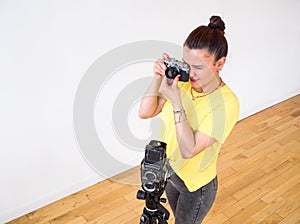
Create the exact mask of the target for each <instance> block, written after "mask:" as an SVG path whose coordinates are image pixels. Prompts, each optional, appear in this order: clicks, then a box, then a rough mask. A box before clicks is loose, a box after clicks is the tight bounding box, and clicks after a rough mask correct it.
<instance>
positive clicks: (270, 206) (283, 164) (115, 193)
mask: <svg viewBox="0 0 300 224" xmlns="http://www.w3.org/2000/svg"><path fill="white" fill-rule="evenodd" d="M218 176H219V191H218V194H217V199H216V202H215V204H214V206H213V208H212V209H211V211H210V212H209V214H208V216H207V217H206V219H205V221H204V222H203V223H205V224H218V223H224V224H252V223H253V224H255V223H269V224H271V223H272V224H273V223H274V224H277V223H280V224H283V223H284V224H295V223H300V95H298V96H296V97H293V98H291V99H289V100H287V101H284V102H282V103H280V104H278V105H275V106H273V107H271V108H269V109H266V110H264V111H262V112H259V113H257V114H255V115H253V116H251V117H248V118H246V119H244V120H242V121H240V122H239V123H238V124H237V126H236V127H235V128H234V131H233V133H232V134H231V135H230V137H229V138H228V140H227V141H226V143H225V144H224V146H223V148H222V150H221V154H220V159H219V163H218ZM131 178H133V179H136V178H139V170H138V169H137V168H134V169H132V170H130V171H127V172H125V173H123V174H121V175H119V176H117V177H115V178H114V179H109V180H105V181H103V182H100V183H98V184H96V185H94V186H91V187H89V188H87V189H85V190H83V191H81V192H78V193H76V194H73V195H70V196H69V197H66V198H64V199H62V200H60V201H57V202H55V203H53V204H50V205H48V206H46V207H44V208H41V209H39V210H37V211H34V212H31V213H29V214H27V215H25V216H23V217H20V218H18V219H16V220H14V221H12V222H9V223H10V224H15V223H18V224H29V223H34V224H37V223H41V224H98V223H99V224H103V223H112V224H120V223H128V224H129V223H132V224H137V223H139V218H140V215H141V213H142V209H143V208H144V201H140V200H137V199H136V192H137V190H138V189H140V186H133V185H126V184H120V182H122V181H124V179H129V180H130V179H131ZM166 207H167V208H168V209H169V207H168V205H166ZM170 211H171V210H170ZM169 223H174V218H173V217H171V218H170V220H169ZM187 224H188V223H187Z"/></svg>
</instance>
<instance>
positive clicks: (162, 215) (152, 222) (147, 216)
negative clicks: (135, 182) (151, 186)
mask: <svg viewBox="0 0 300 224" xmlns="http://www.w3.org/2000/svg"><path fill="white" fill-rule="evenodd" d="M162 193H163V191H161V192H145V191H142V190H139V191H138V192H137V195H136V197H137V199H141V200H146V206H145V207H144V209H143V214H142V216H141V218H140V224H167V223H168V222H167V220H168V219H169V217H170V213H169V212H168V210H167V209H166V208H165V207H164V206H162V205H161V204H160V202H163V203H165V202H166V199H165V198H160V197H161V195H162Z"/></svg>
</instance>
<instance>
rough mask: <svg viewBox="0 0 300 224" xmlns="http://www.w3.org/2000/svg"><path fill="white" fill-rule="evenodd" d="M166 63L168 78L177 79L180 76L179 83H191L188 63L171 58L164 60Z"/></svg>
mask: <svg viewBox="0 0 300 224" xmlns="http://www.w3.org/2000/svg"><path fill="white" fill-rule="evenodd" d="M164 63H165V65H166V66H167V70H166V72H165V74H166V76H167V78H169V79H175V77H176V76H177V75H180V79H179V81H181V82H187V81H189V73H190V66H189V65H188V64H187V63H185V62H183V61H179V60H176V59H175V58H171V59H170V60H167V59H164Z"/></svg>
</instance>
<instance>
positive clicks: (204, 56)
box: [183, 46, 225, 91]
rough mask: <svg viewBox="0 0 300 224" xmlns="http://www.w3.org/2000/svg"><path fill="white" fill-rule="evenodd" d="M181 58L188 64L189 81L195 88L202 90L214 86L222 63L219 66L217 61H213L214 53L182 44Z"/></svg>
mask: <svg viewBox="0 0 300 224" xmlns="http://www.w3.org/2000/svg"><path fill="white" fill-rule="evenodd" d="M183 60H184V61H185V62H186V63H188V64H189V65H190V83H191V85H192V87H193V88H194V89H195V90H200V91H203V90H207V89H209V88H210V86H213V85H214V86H215V83H216V81H218V79H217V77H218V71H219V70H220V69H221V68H222V66H223V65H222V66H221V67H220V65H219V64H218V62H215V57H214V55H211V54H209V53H208V51H207V50H204V49H202V50H199V49H189V48H188V47H186V46H184V49H183ZM224 63H225V58H224ZM224 63H223V64H224Z"/></svg>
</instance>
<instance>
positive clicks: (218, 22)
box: [208, 16, 225, 34]
mask: <svg viewBox="0 0 300 224" xmlns="http://www.w3.org/2000/svg"><path fill="white" fill-rule="evenodd" d="M208 26H209V27H210V28H213V29H218V30H220V31H221V32H222V33H223V34H224V33H225V32H224V30H225V23H224V22H223V20H222V19H221V17H220V16H212V17H210V19H209V24H208Z"/></svg>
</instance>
